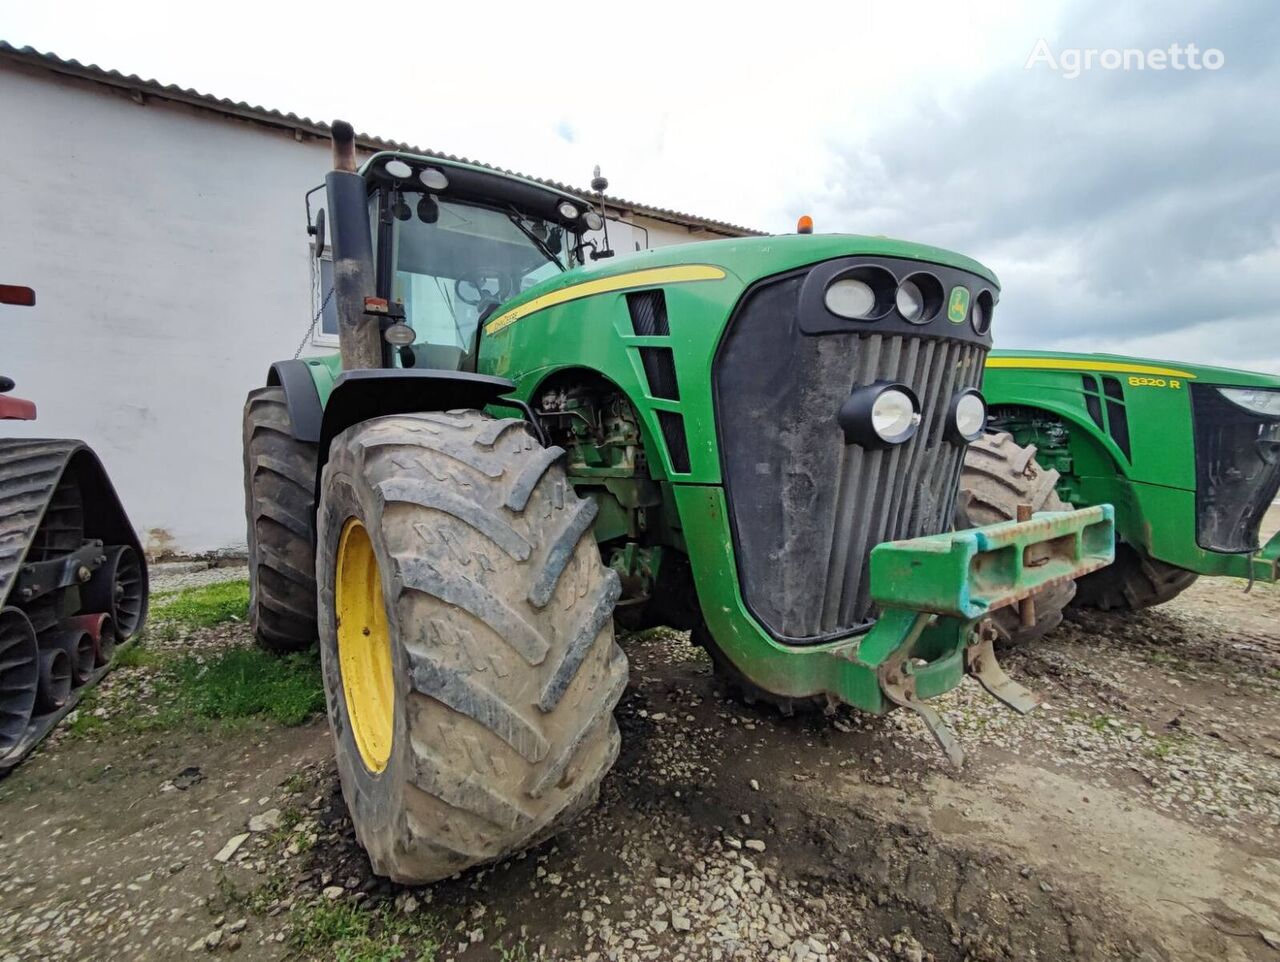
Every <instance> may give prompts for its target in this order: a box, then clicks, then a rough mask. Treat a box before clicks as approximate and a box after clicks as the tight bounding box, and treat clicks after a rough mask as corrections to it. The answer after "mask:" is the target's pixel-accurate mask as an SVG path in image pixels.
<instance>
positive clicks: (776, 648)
mask: <svg viewBox="0 0 1280 962" xmlns="http://www.w3.org/2000/svg"><path fill="white" fill-rule="evenodd" d="M676 498H677V502H678V503H679V508H680V517H681V520H682V522H683V524H684V528H685V536H686V541H687V543H688V544H689V546H690V561H691V563H692V565H693V570H694V576H695V578H696V579H697V580H698V584H699V592H698V595H699V598H700V599H701V601H702V614H703V617H704V619H705V620H706V623H707V628H708V629H709V630H710V632H711V634H712V637H713V638H714V639H715V641H716V645H717V646H718V647H719V649H720V650H721V651H722V652H723V653H724V654H725V656H726V657H728V658H729V659H730V660H731V661H732V662H733V664H734V666H735V667H736V668H737V669H738V670H739V671H741V672H742V674H743V675H744V676H746V678H747V679H749V680H750V681H751V682H753V683H754V684H756V685H758V686H760V687H761V688H763V689H765V690H766V691H769V692H771V693H773V694H775V695H778V696H781V697H788V698H806V697H812V696H815V695H819V696H821V695H825V696H826V697H827V698H828V699H829V700H830V701H832V702H836V703H839V702H843V703H845V704H849V705H852V706H854V707H856V708H859V709H861V710H863V711H867V712H872V713H877V714H879V713H884V712H887V711H889V710H891V709H893V708H894V707H897V706H901V707H907V708H910V709H912V710H913V711H916V712H917V713H918V714H919V715H920V716H921V717H922V718H923V719H924V720H925V722H926V724H927V725H928V726H929V728H930V730H931V731H932V732H933V734H934V736H935V737H936V738H937V740H938V742H939V744H941V745H942V747H943V748H944V750H946V752H947V754H948V756H949V757H950V758H951V759H952V760H953V761H955V762H956V763H957V764H958V763H959V761H960V759H961V758H962V753H961V752H960V749H959V746H958V745H957V744H956V743H955V740H954V738H953V737H951V735H950V733H949V732H948V731H947V730H946V727H945V725H944V724H943V723H942V721H941V719H940V718H939V717H938V716H937V714H936V713H935V712H933V711H932V709H930V708H929V707H928V705H926V704H925V702H927V700H928V699H930V698H933V697H935V696H937V695H940V694H942V693H943V692H946V691H949V690H950V689H952V688H954V687H955V686H956V685H958V684H959V683H960V682H961V681H962V680H963V678H964V676H965V675H966V674H972V675H974V676H975V677H976V678H977V679H978V680H979V681H980V682H981V683H982V684H983V686H984V687H986V688H987V689H988V690H989V691H991V692H992V694H993V695H995V696H996V697H997V698H1000V700H1002V701H1004V702H1005V703H1006V704H1009V705H1011V706H1012V707H1015V708H1017V709H1018V710H1024V711H1025V710H1027V709H1029V708H1031V707H1033V706H1034V704H1035V699H1034V697H1032V696H1030V694H1029V693H1027V692H1025V690H1023V689H1021V688H1020V687H1019V686H1017V685H1016V684H1014V683H1012V682H1010V681H1009V680H1008V679H1007V678H1005V677H1004V676H1003V673H1001V672H1000V670H999V666H998V665H997V664H996V663H995V658H994V655H993V653H992V652H991V643H990V637H989V635H988V634H987V633H986V632H984V631H982V630H981V626H982V622H983V621H984V619H985V618H986V616H987V615H988V614H990V613H991V612H992V611H995V610H998V609H1000V608H1004V607H1006V606H1009V605H1014V604H1017V603H1018V602H1020V601H1021V600H1023V599H1025V598H1028V597H1030V596H1031V595H1032V594H1034V593H1035V592H1037V591H1039V590H1041V589H1043V588H1045V587H1047V586H1049V585H1052V584H1055V583H1058V582H1062V581H1066V580H1074V579H1076V578H1079V577H1081V576H1082V575H1085V574H1087V573H1089V572H1090V571H1095V570H1097V569H1099V568H1102V567H1105V566H1106V565H1109V564H1110V563H1111V562H1112V561H1113V560H1114V558H1115V544H1114V541H1115V523H1114V513H1113V510H1112V507H1111V505H1095V506H1094V507H1090V508H1085V509H1082V510H1080V511H1068V512H1046V513H1042V514H1038V515H1036V516H1035V517H1034V518H1032V520H1030V521H1022V522H1014V521H1010V522H1006V523H1003V524H996V525H989V526H987V527H984V528H974V529H971V530H968V531H955V532H948V533H945V534H937V535H929V536H926V537H921V538H913V539H910V540H907V541H894V542H886V543H884V544H880V545H877V546H876V547H875V548H874V549H873V550H872V552H871V559H870V580H871V594H872V598H873V599H874V601H875V603H876V604H877V606H878V607H879V609H880V614H879V617H878V619H877V621H876V623H875V625H874V626H873V627H872V628H871V630H870V631H868V632H866V633H864V634H861V635H857V636H854V637H848V638H844V639H840V640H837V641H832V642H828V643H826V644H822V645H812V646H805V647H796V646H792V645H784V644H781V643H779V642H777V641H775V640H774V639H773V638H772V637H771V636H770V635H769V633H768V632H767V631H766V630H765V629H764V628H763V627H762V626H761V625H760V624H759V623H758V622H757V621H756V620H755V619H754V618H753V617H752V615H751V614H750V612H749V611H748V610H747V607H746V605H745V604H744V602H743V600H742V595H741V591H740V590H739V586H738V583H737V578H736V577H735V565H734V561H733V557H732V551H733V539H732V536H731V534H730V531H729V524H728V518H727V509H726V505H725V499H724V492H723V489H721V488H718V487H709V486H708V487H702V486H692V485H688V486H686V485H677V486H676Z"/></svg>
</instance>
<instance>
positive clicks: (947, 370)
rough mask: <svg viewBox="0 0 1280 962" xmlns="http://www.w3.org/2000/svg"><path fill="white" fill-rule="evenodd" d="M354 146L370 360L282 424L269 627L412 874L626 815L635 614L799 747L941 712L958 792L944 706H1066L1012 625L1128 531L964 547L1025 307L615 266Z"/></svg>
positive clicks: (822, 249)
mask: <svg viewBox="0 0 1280 962" xmlns="http://www.w3.org/2000/svg"><path fill="white" fill-rule="evenodd" d="M333 136H334V170H333V171H331V172H330V173H329V174H328V176H327V178H326V183H325V191H326V197H327V202H326V204H325V210H324V215H323V217H322V216H321V215H319V214H318V215H317V217H316V220H315V222H313V223H312V225H311V229H312V233H313V236H314V237H315V241H316V243H315V247H316V250H317V252H318V253H319V252H323V251H325V250H326V249H327V242H326V234H329V240H331V244H332V261H333V276H334V285H333V288H334V289H333V297H334V302H335V303H336V305H337V316H338V327H339V339H340V353H339V354H338V355H335V356H333V357H323V358H315V359H304V360H295V361H284V362H280V363H278V364H276V365H274V366H273V367H272V369H271V371H270V374H269V376H268V379H267V384H266V386H265V387H262V388H259V389H258V390H255V391H253V392H252V393H251V394H250V395H249V398H248V402H247V404H246V407H245V421H244V432H245V433H244V438H245V487H246V506H247V511H248V520H249V544H250V549H251V564H252V602H251V604H252V619H253V623H254V627H255V630H256V633H257V637H258V639H259V641H260V642H261V644H263V645H265V646H266V647H268V648H270V649H273V650H277V651H280V650H291V649H297V648H301V647H304V646H307V645H310V644H312V643H313V641H314V639H315V638H316V637H317V635H318V637H319V642H320V651H321V660H322V665H323V673H324V680H325V687H326V692H327V696H328V708H329V718H330V723H331V726H332V729H333V734H334V738H335V742H336V752H337V759H338V768H339V772H340V776H341V781H342V787H343V792H344V795H345V798H346V801H347V804H348V806H349V807H350V810H351V813H352V817H353V820H354V823H355V828H356V833H357V835H358V837H359V839H360V841H361V842H362V844H363V845H364V847H365V848H366V850H367V851H368V853H369V856H370V858H371V860H372V863H373V866H374V868H375V870H376V871H378V872H379V873H382V874H385V875H388V876H391V877H392V878H395V879H398V880H402V881H411V882H421V881H427V880H431V879H437V878H440V877H443V876H446V875H449V874H451V873H453V872H456V871H458V870H460V869H463V868H466V867H468V866H471V865H476V864H479V863H482V862H486V861H491V860H493V859H497V858H501V857H503V856H506V855H508V854H510V853H511V852H514V851H517V850H519V849H521V848H523V847H525V846H528V845H531V844H534V843H535V842H537V841H538V840H540V839H542V838H544V837H546V836H548V835H549V834H551V833H553V832H555V831H557V830H559V829H560V828H562V827H563V826H565V825H566V824H568V823H569V822H570V821H571V820H572V819H573V817H574V816H575V815H576V814H577V813H578V812H579V811H581V810H582V809H583V808H585V807H586V806H588V805H590V804H591V803H592V801H593V799H594V798H595V797H596V794H597V792H598V788H599V785H600V782H601V779H602V778H603V777H604V775H605V772H606V771H607V770H608V769H609V767H610V765H611V764H612V763H613V761H614V759H615V757H616V755H617V753H618V747H619V735H618V728H617V726H616V724H615V723H614V720H613V717H612V713H613V708H614V706H615V704H616V703H617V701H618V699H619V697H620V696H621V694H622V692H623V689H624V688H625V687H626V684H627V660H626V658H625V656H624V655H623V653H622V651H621V650H620V649H619V647H618V645H617V644H615V641H614V616H615V614H616V615H617V617H618V619H619V621H621V622H623V623H625V624H627V625H629V626H643V625H648V624H655V623H662V624H667V625H672V626H675V627H677V628H681V629H688V630H691V631H692V632H693V635H694V637H695V638H696V639H697V640H698V641H699V642H700V643H702V644H704V645H705V646H706V647H707V649H708V651H709V653H710V655H711V657H712V659H713V660H714V663H715V665H716V666H717V668H718V669H719V670H720V671H722V672H723V673H724V675H725V676H726V678H727V679H728V680H729V681H731V682H732V683H733V684H735V685H737V686H738V687H740V688H741V689H743V690H744V691H746V692H748V693H749V694H752V695H754V696H756V697H760V698H765V699H768V700H771V701H774V702H776V703H777V704H779V705H780V706H781V707H782V708H784V709H785V710H791V709H794V708H796V707H801V706H806V705H813V704H817V705H836V704H840V703H845V704H849V705H853V706H856V707H857V708H859V709H862V710H864V711H867V712H886V711H889V710H891V709H893V708H895V707H905V708H907V709H910V710H913V711H915V712H916V713H918V714H919V716H920V717H921V718H922V719H923V720H924V722H925V723H926V725H928V727H929V729H930V730H931V731H932V732H933V733H934V735H935V737H936V738H937V740H938V741H939V743H940V744H941V745H942V747H943V748H944V749H945V750H946V751H947V753H948V754H949V755H950V757H951V758H952V759H953V760H954V761H956V762H959V760H960V758H961V751H960V746H959V745H958V744H957V743H956V741H955V739H954V738H953V737H952V735H951V733H950V732H949V731H948V730H947V728H946V726H945V725H944V724H943V722H942V720H941V718H940V717H939V716H938V714H937V713H936V712H935V711H934V710H933V708H932V707H931V706H930V704H929V699H931V698H933V697H934V696H936V695H938V694H941V693H943V692H945V691H947V690H948V689H950V688H953V687H954V686H955V685H957V684H958V683H959V682H960V681H961V680H962V679H963V677H964V676H965V674H966V673H967V674H971V675H973V676H974V677H975V678H976V679H977V680H978V681H979V682H980V683H981V684H982V685H984V686H985V687H986V688H987V689H988V690H990V691H991V692H992V693H993V694H994V695H995V696H996V697H998V698H1000V699H1001V700H1003V701H1004V702H1006V703H1007V704H1010V705H1011V706H1013V707H1015V708H1017V709H1019V710H1028V709H1030V708H1031V707H1032V706H1033V705H1034V704H1035V697H1034V696H1033V695H1032V694H1031V693H1030V692H1028V691H1026V690H1025V689H1023V688H1021V687H1020V686H1018V685H1017V684H1015V683H1014V682H1013V681H1011V680H1010V679H1009V678H1008V677H1007V676H1005V675H1004V674H1003V673H1002V672H1001V670H1000V667H999V665H998V664H997V662H996V660H995V656H994V654H993V651H992V637H993V636H992V633H991V631H990V630H989V629H987V628H986V627H984V619H985V618H986V616H987V615H988V614H990V613H991V612H992V611H997V610H999V609H1002V608H1004V607H1016V608H1017V610H1018V611H1019V617H1020V618H1021V619H1023V620H1026V619H1027V618H1028V615H1029V614H1030V612H1029V608H1030V605H1029V603H1028V600H1027V599H1028V598H1029V596H1030V595H1031V594H1032V593H1034V592H1035V591H1037V590H1040V589H1044V588H1046V587H1053V586H1055V585H1058V584H1062V583H1067V582H1071V581H1073V580H1074V579H1075V578H1077V577H1080V576H1082V575H1084V574H1085V573H1087V572H1089V571H1092V570H1094V569H1096V568H1098V567H1101V566H1103V565H1105V564H1108V563H1110V561H1111V559H1112V538H1113V530H1112V513H1111V509H1110V507H1108V506H1105V505H1099V506H1093V507H1090V508H1087V509H1084V510H1079V511H1073V512H1056V513H1041V514H1038V515H1036V516H1035V517H1031V514H1030V505H1029V504H1024V505H1023V516H1025V520H1015V521H1010V522H1004V523H999V524H994V525H988V526H986V527H982V528H977V529H974V530H966V531H961V532H954V531H952V509H953V504H954V501H955V494H956V487H957V481H958V479H959V476H960V470H961V464H962V462H963V460H964V454H965V450H966V447H967V446H968V445H969V444H970V443H971V442H973V441H974V440H976V439H978V438H980V437H981V436H982V431H983V422H984V419H985V413H986V411H985V405H984V402H983V399H982V395H981V394H980V393H979V385H980V383H981V380H982V374H983V360H984V358H985V356H986V354H987V351H988V349H989V347H990V344H991V317H992V312H993V310H994V308H995V306H996V303H997V300H998V298H999V290H1000V289H999V285H998V284H997V282H996V278H995V277H994V276H993V275H992V273H991V272H990V271H989V270H987V269H986V268H985V267H983V266H982V265H981V264H978V263H976V262H975V261H972V260H970V259H968V258H966V257H962V256H960V255H958V254H953V253H950V252H948V251H944V250H939V249H936V248H931V247H923V246H920V245H916V244H908V243H903V242H899V241H892V240H887V239H884V238H871V237H857V236H817V235H811V234H797V235H790V236H778V237H758V238H750V239H742V240H722V241H712V242H707V243H699V244H688V245H684V246H680V247H672V248H666V249H664V250H659V251H649V252H644V253H639V254H636V255H634V256H629V257H626V258H622V257H619V258H616V259H615V258H611V257H607V256H605V255H606V254H607V253H608V252H607V251H603V250H596V249H594V248H593V246H592V243H591V242H590V241H588V240H586V234H587V232H588V230H589V229H593V228H595V227H597V226H599V214H598V213H597V212H596V211H593V210H592V209H591V207H590V206H589V204H588V203H587V202H585V201H584V200H583V199H582V198H580V197H577V196H575V195H572V194H569V193H564V192H561V191H558V190H555V189H552V188H550V187H548V186H546V185H543V184H540V183H535V182H532V181H528V180H524V179H521V178H519V177H515V176H510V175H507V174H503V173H499V172H496V171H493V170H489V169H485V168H480V167H475V166H470V165H467V164H462V163H455V162H451V161H445V160H442V159H440V158H436V157H427V156H417V155H413V154H408V153H402V152H387V153H379V154H376V155H374V156H373V157H372V158H370V159H368V160H367V161H366V162H365V163H364V164H363V165H362V166H361V167H359V169H357V165H356V161H355V153H354V141H353V134H352V131H351V128H350V126H349V125H346V124H342V123H338V124H335V125H334V128H333ZM326 219H327V226H326V223H325V221H326Z"/></svg>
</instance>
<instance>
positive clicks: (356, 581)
mask: <svg viewBox="0 0 1280 962" xmlns="http://www.w3.org/2000/svg"><path fill="white" fill-rule="evenodd" d="M336 569H337V570H336V572H335V575H334V582H335V583H334V590H333V603H334V611H335V614H336V615H337V622H338V624H337V629H338V632H337V633H338V670H339V672H340V674H341V676H342V693H343V698H344V700H345V701H346V706H347V717H348V718H349V719H350V721H351V733H352V736H353V738H354V739H355V743H356V748H357V749H359V751H360V759H361V761H363V762H364V765H365V767H366V768H367V769H368V770H369V771H371V772H374V773H377V772H381V771H382V770H383V769H385V768H386V767H387V760H388V759H389V758H390V757H391V740H392V729H393V725H394V718H395V685H394V680H393V675H392V671H391V632H390V628H389V626H388V623H387V609H386V606H385V605H384V604H383V598H382V578H381V576H380V573H379V571H378V559H377V557H376V556H375V555H374V551H373V543H372V542H371V541H370V540H369V532H368V531H367V530H365V526H364V525H363V524H361V523H360V521H359V520H357V519H356V518H349V519H348V520H347V523H346V525H345V526H344V527H343V529H342V536H341V538H340V539H339V541H338V557H337V566H336Z"/></svg>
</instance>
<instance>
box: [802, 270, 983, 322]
mask: <svg viewBox="0 0 1280 962" xmlns="http://www.w3.org/2000/svg"><path fill="white" fill-rule="evenodd" d="M823 302H824V303H825V304H826V307H827V310H829V311H830V312H831V313H832V314H836V315H838V316H839V317H844V318H848V319H849V320H851V321H878V320H880V319H882V318H884V317H887V316H888V315H889V314H890V313H891V312H893V311H896V312H897V314H898V316H899V317H901V318H902V320H904V321H906V322H907V323H909V324H916V325H919V326H922V327H923V326H924V325H926V324H930V323H932V322H933V321H934V320H935V319H937V318H938V317H939V316H940V315H941V314H943V313H944V312H943V308H944V306H945V307H946V308H947V310H946V312H945V313H946V316H947V319H948V320H950V321H951V322H952V323H953V324H963V323H965V321H968V322H969V324H970V325H971V326H972V327H973V330H974V332H975V333H976V334H978V335H985V334H986V333H987V332H988V331H989V330H991V313H992V310H993V309H994V307H995V295H994V294H993V293H992V292H991V291H990V290H986V289H984V290H982V291H980V292H979V293H978V295H977V297H974V298H973V299H972V301H970V297H969V290H968V289H967V288H965V287H959V286H957V287H955V288H953V289H952V291H951V293H950V295H948V294H947V292H945V291H944V290H943V287H942V282H941V281H940V280H938V278H937V277H935V276H934V275H933V274H931V273H930V272H929V271H916V272H914V273H911V274H908V275H907V276H906V277H904V278H902V280H901V281H899V280H898V279H897V278H896V277H894V276H893V274H892V273H891V272H889V271H888V270H886V269H885V268H883V267H878V266H874V265H866V266H862V267H855V268H854V269H852V270H850V271H846V272H844V273H843V274H841V275H840V276H838V277H836V278H835V279H834V280H832V281H831V283H830V284H828V285H827V289H826V292H825V294H824V295H823Z"/></svg>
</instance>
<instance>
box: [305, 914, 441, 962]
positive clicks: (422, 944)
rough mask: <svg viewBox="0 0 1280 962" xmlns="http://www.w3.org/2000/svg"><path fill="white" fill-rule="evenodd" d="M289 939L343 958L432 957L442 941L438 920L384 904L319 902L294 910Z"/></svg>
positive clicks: (358, 961)
mask: <svg viewBox="0 0 1280 962" xmlns="http://www.w3.org/2000/svg"><path fill="white" fill-rule="evenodd" d="M290 922H291V931H290V939H289V941H290V943H291V944H292V946H293V948H294V949H296V950H297V951H298V953H299V954H300V955H302V956H304V957H306V958H326V959H328V958H331V959H336V960H338V962H399V960H402V959H416V960H418V962H432V960H433V959H435V957H436V951H437V949H438V948H439V943H438V942H437V941H436V939H435V937H434V935H433V930H434V929H435V928H436V926H435V924H434V920H428V921H423V920H422V919H421V918H411V917H405V916H403V915H399V914H396V913H395V911H394V910H393V909H391V908H390V907H389V906H387V905H385V904H383V905H380V906H377V907H371V908H361V907H358V906H355V905H351V904H349V903H344V902H336V903H326V902H314V903H309V904H304V905H299V906H295V908H294V909H293V911H292V913H290Z"/></svg>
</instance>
